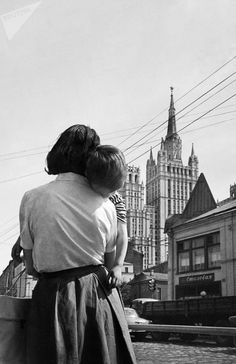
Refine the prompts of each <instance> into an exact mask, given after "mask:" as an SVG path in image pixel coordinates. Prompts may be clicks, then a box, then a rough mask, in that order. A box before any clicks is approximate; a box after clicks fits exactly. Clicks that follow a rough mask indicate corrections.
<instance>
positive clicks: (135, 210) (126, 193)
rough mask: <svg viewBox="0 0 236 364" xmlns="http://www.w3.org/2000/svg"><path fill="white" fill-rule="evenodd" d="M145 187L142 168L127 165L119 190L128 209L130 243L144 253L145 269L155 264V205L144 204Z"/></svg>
mask: <svg viewBox="0 0 236 364" xmlns="http://www.w3.org/2000/svg"><path fill="white" fill-rule="evenodd" d="M144 190H145V187H144V184H143V182H142V181H141V180H140V169H139V167H135V166H127V177H126V181H125V183H124V186H123V188H122V189H121V190H120V191H119V192H120V193H121V195H122V197H123V198H124V201H125V205H126V210H127V230H128V237H129V244H130V245H131V246H132V248H133V249H135V250H137V251H139V252H141V253H142V254H143V269H146V268H149V267H152V266H153V265H154V264H155V247H156V244H155V240H154V217H155V214H154V207H153V206H147V205H145V204H144V192H145V191H144Z"/></svg>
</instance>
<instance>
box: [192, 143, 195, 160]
mask: <svg viewBox="0 0 236 364" xmlns="http://www.w3.org/2000/svg"><path fill="white" fill-rule="evenodd" d="M194 155H195V154H194V146H193V143H192V152H191V157H193V156H194Z"/></svg>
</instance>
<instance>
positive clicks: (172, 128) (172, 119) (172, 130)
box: [166, 86, 176, 138]
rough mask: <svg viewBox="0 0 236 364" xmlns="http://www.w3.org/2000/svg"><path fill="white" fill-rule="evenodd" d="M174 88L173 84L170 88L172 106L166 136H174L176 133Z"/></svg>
mask: <svg viewBox="0 0 236 364" xmlns="http://www.w3.org/2000/svg"><path fill="white" fill-rule="evenodd" d="M173 90H174V88H173V87H172V86H171V88H170V92H171V94H170V107H169V119H168V129H167V135H166V138H170V137H172V136H173V135H174V134H176V122H175V106H174V96H173Z"/></svg>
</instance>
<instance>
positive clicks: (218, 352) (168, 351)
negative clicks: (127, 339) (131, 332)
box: [133, 341, 236, 364]
mask: <svg viewBox="0 0 236 364" xmlns="http://www.w3.org/2000/svg"><path fill="white" fill-rule="evenodd" d="M133 345H134V351H135V354H136V359H137V364H164V363H168V364H180V363H181V364H213V363H214V364H236V347H219V346H217V344H215V343H207V342H205V343H201V342H200V343H199V342H193V343H191V344H186V343H183V342H169V341H168V342H163V343H161V342H154V341H145V342H133Z"/></svg>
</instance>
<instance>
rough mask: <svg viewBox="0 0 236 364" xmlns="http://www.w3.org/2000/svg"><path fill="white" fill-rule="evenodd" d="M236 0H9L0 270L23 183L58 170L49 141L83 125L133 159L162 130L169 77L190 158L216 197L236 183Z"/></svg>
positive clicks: (3, 14)
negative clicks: (52, 167) (48, 159)
mask: <svg viewBox="0 0 236 364" xmlns="http://www.w3.org/2000/svg"><path fill="white" fill-rule="evenodd" d="M235 14H236V2H235V0H171V1H166V0H148V1H147V0H97V1H96V0H86V1H81V0H70V1H67V0H60V1H55V0H42V1H31V0H27V1H26V0H11V1H9V0H1V4H0V44H1V46H0V80H1V82H0V120H1V133H0V166H1V169H0V170H1V172H0V201H1V204H0V247H1V254H0V272H1V271H2V270H3V269H4V268H5V267H6V265H7V264H8V261H9V260H10V249H11V246H12V245H13V243H14V242H15V240H16V238H17V235H18V233H19V228H18V210H19V204H20V200H21V197H22V195H23V193H24V192H25V191H26V190H28V189H31V188H33V187H35V186H37V185H39V184H42V183H46V182H47V181H49V180H50V178H49V177H48V176H47V175H46V174H45V173H44V171H43V170H44V160H45V156H46V152H47V150H48V149H49V148H50V145H52V143H53V142H54V141H55V139H56V138H57V137H58V135H59V134H60V133H61V132H62V131H63V130H64V129H66V128H67V127H68V126H70V125H72V124H75V123H83V124H88V125H90V126H92V127H93V128H95V129H96V130H97V132H98V133H99V134H100V136H101V139H102V142H103V143H106V144H107V143H110V144H114V145H116V146H119V147H120V148H121V149H122V150H123V151H124V152H125V155H126V158H127V162H129V163H131V164H133V165H135V166H140V168H141V174H142V178H143V180H144V182H145V164H146V160H147V158H148V155H149V152H148V151H149V150H150V147H151V146H152V147H153V154H154V156H155V157H156V153H157V151H158V149H159V143H160V140H161V137H165V135H166V123H165V121H166V119H167V116H168V107H169V101H170V86H173V87H174V99H175V107H176V113H177V118H176V119H177V129H178V130H179V135H180V137H181V139H182V144H183V153H182V157H183V164H187V162H188V157H189V155H190V152H191V147H192V143H194V148H195V153H196V154H197V156H198V158H199V171H200V172H203V173H204V174H205V177H206V179H207V181H208V183H209V186H210V188H211V190H212V193H213V196H214V197H215V199H216V200H217V199H218V200H222V199H224V198H227V197H228V196H229V186H230V184H233V183H235V182H236V176H235V160H236V149H235V135H236V126H235V125H236V119H235V117H236V97H235V96H236V95H235V94H236V82H235V79H236V74H235V72H236V22H235Z"/></svg>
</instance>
